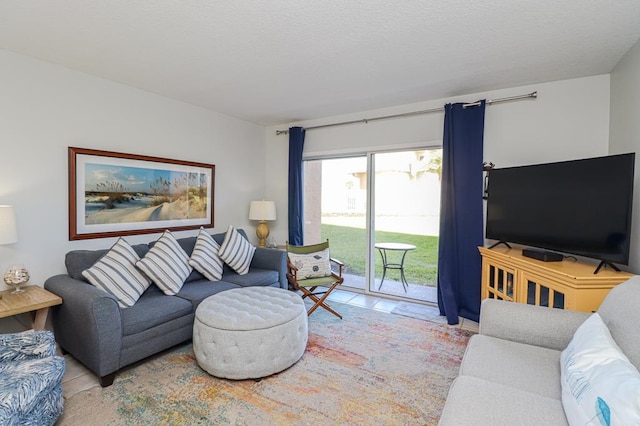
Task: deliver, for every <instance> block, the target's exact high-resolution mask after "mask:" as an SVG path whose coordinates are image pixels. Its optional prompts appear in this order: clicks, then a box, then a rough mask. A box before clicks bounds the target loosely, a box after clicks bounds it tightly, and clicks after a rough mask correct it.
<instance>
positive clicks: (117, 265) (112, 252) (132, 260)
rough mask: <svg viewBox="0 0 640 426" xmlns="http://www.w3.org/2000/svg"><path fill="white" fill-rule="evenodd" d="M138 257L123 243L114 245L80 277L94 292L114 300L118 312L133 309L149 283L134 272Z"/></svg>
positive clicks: (122, 240)
mask: <svg viewBox="0 0 640 426" xmlns="http://www.w3.org/2000/svg"><path fill="white" fill-rule="evenodd" d="M139 260H140V257H139V256H138V254H137V253H136V252H135V250H133V248H132V247H131V246H130V245H129V243H127V242H126V241H125V240H124V239H122V238H119V239H118V241H116V243H115V244H114V245H113V246H112V247H111V249H109V251H108V252H107V253H106V254H105V255H104V256H102V257H101V258H100V259H99V260H98V261H97V262H96V263H95V264H94V265H93V266H92V267H91V268H89V269H85V270H84V271H82V276H83V277H85V278H86V279H87V281H89V282H90V283H91V284H93V285H94V286H96V287H97V288H99V289H101V290H104V291H106V292H107V293H109V294H111V295H113V296H115V298H116V299H117V300H118V305H119V306H120V307H122V308H127V307H130V306H133V305H134V304H135V303H136V302H137V301H138V299H139V298H140V296H141V295H142V293H144V291H145V290H146V289H147V288H148V287H149V285H150V284H151V281H150V280H149V279H148V278H147V277H146V276H145V275H144V274H143V273H142V272H140V271H139V270H138V268H137V267H136V262H138V261H139Z"/></svg>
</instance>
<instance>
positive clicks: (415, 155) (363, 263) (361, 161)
mask: <svg viewBox="0 0 640 426" xmlns="http://www.w3.org/2000/svg"><path fill="white" fill-rule="evenodd" d="M440 164H441V150H439V149H431V150H408V151H398V152H384V153H368V154H366V155H359V156H353V157H346V158H328V159H317V160H306V161H305V163H304V180H305V201H304V205H305V210H304V221H305V229H304V240H305V244H313V243H316V242H320V241H324V240H326V239H329V243H330V247H331V255H332V256H333V257H335V258H337V259H339V260H341V261H342V262H343V263H344V264H345V269H344V272H345V282H344V284H343V286H344V287H351V288H354V289H357V290H359V291H364V292H366V293H377V294H383V295H389V296H394V297H400V298H411V299H416V300H422V301H431V302H433V301H435V300H436V299H435V294H436V293H435V285H436V273H437V246H438V227H439V210H440Z"/></svg>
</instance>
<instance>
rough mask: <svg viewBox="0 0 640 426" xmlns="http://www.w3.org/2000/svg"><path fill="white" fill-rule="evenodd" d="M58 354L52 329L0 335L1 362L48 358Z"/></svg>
mask: <svg viewBox="0 0 640 426" xmlns="http://www.w3.org/2000/svg"><path fill="white" fill-rule="evenodd" d="M55 354H56V341H55V339H54V337H53V333H51V332H50V331H25V332H22V333H11V334H2V335H0V362H5V361H20V360H25V359H35V358H46V357H50V356H54V355H55Z"/></svg>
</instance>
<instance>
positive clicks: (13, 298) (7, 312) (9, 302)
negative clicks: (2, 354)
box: [0, 285, 62, 330]
mask: <svg viewBox="0 0 640 426" xmlns="http://www.w3.org/2000/svg"><path fill="white" fill-rule="evenodd" d="M22 289H23V290H24V292H23V293H16V294H11V291H12V290H5V291H2V292H0V294H1V295H2V298H0V318H6V317H10V316H13V315H18V314H24V313H26V312H30V313H31V324H32V327H33V329H34V330H44V326H45V324H46V322H47V314H48V313H49V307H50V306H55V305H60V304H62V298H61V297H60V296H56V295H55V294H53V293H51V292H50V291H47V290H45V289H44V288H42V287H40V286H37V285H29V286H26V287H22Z"/></svg>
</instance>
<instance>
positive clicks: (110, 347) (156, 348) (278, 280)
mask: <svg viewBox="0 0 640 426" xmlns="http://www.w3.org/2000/svg"><path fill="white" fill-rule="evenodd" d="M239 231H240V232H241V234H243V235H244V236H246V234H245V233H244V231H242V230H239ZM213 237H214V239H216V240H218V241H222V239H224V233H222V234H216V235H213ZM178 243H180V245H181V247H182V248H183V249H184V250H185V252H186V253H187V255H190V254H191V252H192V251H193V247H194V245H195V237H189V238H181V239H178ZM152 245H153V243H150V244H137V245H134V246H133V248H134V249H135V251H136V253H138V255H139V256H141V257H143V256H144V255H145V254H146V253H147V252H148V251H149V248H150V246H152ZM107 250H108V249H103V250H74V251H71V252H69V253H67V255H66V256H65V265H66V267H67V274H61V275H56V276H53V277H50V278H49V279H47V280H46V282H45V284H44V286H45V288H46V289H47V290H49V291H51V292H53V293H55V294H57V295H59V296H60V297H62V300H63V303H62V305H59V306H56V307H53V308H52V309H51V317H52V321H53V326H54V329H55V336H56V340H57V341H58V343H59V344H60V347H62V348H63V350H65V351H68V352H69V353H71V354H72V355H73V356H74V357H75V358H76V359H77V360H78V361H80V362H81V363H83V364H84V365H85V366H86V367H88V368H89V369H90V370H91V371H93V372H94V373H95V374H96V375H98V376H99V377H100V378H101V383H102V384H103V386H104V385H108V384H110V383H111V381H112V380H113V377H114V373H115V372H116V371H118V370H119V369H121V368H123V367H125V366H127V365H130V364H132V363H134V362H137V361H140V360H141V359H144V358H146V357H148V356H150V355H153V354H155V353H158V352H160V351H163V350H165V349H168V348H170V347H172V346H174V345H176V344H179V343H182V342H185V341H188V340H189V339H191V338H192V334H193V321H194V316H195V311H196V308H197V307H198V305H199V304H200V303H201V302H202V301H203V300H204V299H206V298H207V297H208V296H211V295H213V294H216V293H219V292H221V291H225V290H229V289H232V288H238V287H241V286H247V287H249V286H274V287H279V288H284V289H286V288H287V278H286V253H285V252H284V251H282V250H272V249H266V248H257V249H256V252H255V254H254V257H253V261H252V263H251V268H250V270H249V273H248V274H246V275H243V276H238V275H237V274H236V273H235V272H233V271H231V270H230V269H228V268H225V272H224V275H223V277H222V280H221V281H217V282H210V281H208V280H206V279H204V277H202V275H200V274H198V273H192V274H191V275H190V276H189V277H188V278H187V280H186V281H185V284H184V285H183V287H182V289H181V290H180V292H178V294H176V295H175V296H166V295H165V294H164V293H162V292H161V291H160V290H159V289H158V288H157V287H156V286H155V285H151V287H149V289H147V290H146V291H145V292H144V293H143V294H142V296H141V297H140V299H139V300H138V302H136V304H135V305H133V306H132V307H129V308H120V307H119V306H118V303H117V301H116V299H115V298H114V297H113V296H111V295H109V294H107V293H106V292H104V291H102V290H99V289H98V288H96V287H94V286H93V285H91V284H89V283H88V282H87V281H86V280H85V279H84V277H83V276H82V271H83V270H84V269H87V268H89V267H91V266H92V265H93V264H94V263H95V262H96V261H97V260H98V259H100V258H101V257H102V256H103V255H104V254H105V253H106V252H107ZM227 277H229V278H230V280H232V281H237V282H230V281H227V280H226V278H227Z"/></svg>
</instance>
